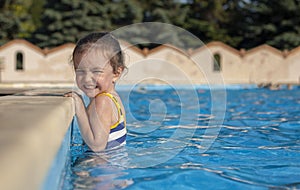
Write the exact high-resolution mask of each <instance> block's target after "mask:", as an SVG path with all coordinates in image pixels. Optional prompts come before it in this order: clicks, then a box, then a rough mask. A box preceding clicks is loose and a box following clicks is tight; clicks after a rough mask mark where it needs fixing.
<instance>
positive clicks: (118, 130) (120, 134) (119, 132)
mask: <svg viewBox="0 0 300 190" xmlns="http://www.w3.org/2000/svg"><path fill="white" fill-rule="evenodd" d="M100 95H105V96H107V97H109V98H110V99H111V100H112V101H113V102H114V104H115V105H116V107H117V109H118V121H117V122H116V123H115V124H113V125H112V126H111V127H110V132H109V137H108V141H107V145H106V149H109V148H113V147H117V146H119V145H124V144H126V133H127V131H126V121H125V117H124V115H123V112H122V109H121V106H120V104H119V103H118V101H117V99H116V98H115V97H114V96H113V95H112V94H110V93H107V92H103V93H100V94H98V95H97V96H100Z"/></svg>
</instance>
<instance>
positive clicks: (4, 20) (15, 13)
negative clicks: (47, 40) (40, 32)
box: [0, 0, 36, 44]
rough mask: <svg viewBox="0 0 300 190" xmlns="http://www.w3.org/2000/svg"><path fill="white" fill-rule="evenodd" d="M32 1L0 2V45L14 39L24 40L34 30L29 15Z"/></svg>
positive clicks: (8, 0)
mask: <svg viewBox="0 0 300 190" xmlns="http://www.w3.org/2000/svg"><path fill="white" fill-rule="evenodd" d="M32 3H33V1H30V0H28V1H21V0H4V1H1V2H0V44H3V43H6V42H7V41H9V40H13V39H15V38H26V37H29V36H30V35H31V33H32V32H33V31H34V30H35V29H36V27H35V24H34V22H33V21H32V15H31V14H29V12H30V11H29V10H30V7H31V5H32Z"/></svg>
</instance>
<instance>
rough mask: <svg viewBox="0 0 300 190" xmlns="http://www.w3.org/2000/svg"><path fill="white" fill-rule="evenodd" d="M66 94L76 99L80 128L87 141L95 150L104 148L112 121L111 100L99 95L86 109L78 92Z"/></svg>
mask: <svg viewBox="0 0 300 190" xmlns="http://www.w3.org/2000/svg"><path fill="white" fill-rule="evenodd" d="M66 96H71V97H73V99H74V103H75V112H76V117H77V120H78V124H79V130H80V133H81V135H82V138H83V140H84V141H85V143H86V144H87V145H88V146H89V147H90V148H91V149H92V150H93V151H95V152H97V151H100V150H104V149H105V147H106V144H107V141H108V136H109V132H110V126H111V123H112V122H111V121H112V106H111V102H110V101H111V100H109V99H108V98H105V97H104V96H98V97H96V98H94V99H93V100H92V101H91V102H90V105H89V106H88V108H87V109H86V108H85V106H84V103H83V100H82V98H81V97H80V96H79V95H78V94H76V93H68V94H66Z"/></svg>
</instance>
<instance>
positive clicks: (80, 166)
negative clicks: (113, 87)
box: [62, 88, 300, 189]
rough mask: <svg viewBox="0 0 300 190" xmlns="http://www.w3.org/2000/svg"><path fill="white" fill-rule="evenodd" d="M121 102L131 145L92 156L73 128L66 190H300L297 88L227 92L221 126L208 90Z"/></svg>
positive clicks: (147, 94) (142, 93) (141, 92)
mask: <svg viewBox="0 0 300 190" xmlns="http://www.w3.org/2000/svg"><path fill="white" fill-rule="evenodd" d="M193 94H196V98H195V96H194V95H193ZM120 96H121V98H122V99H123V101H124V102H123V103H124V105H125V109H126V111H127V113H126V114H127V129H128V136H127V145H126V146H125V147H121V148H118V149H113V150H107V151H103V152H101V153H98V154H94V153H91V152H86V150H87V148H86V147H85V146H84V145H82V139H81V137H80V134H79V131H78V128H77V127H76V126H74V127H73V132H72V146H71V154H70V159H69V163H68V164H67V167H66V175H65V177H64V179H63V186H62V189H300V90H299V89H293V90H277V91H271V90H268V89H243V90H237V89H233V90H226V112H225V113H224V118H223V119H222V121H221V122H222V125H215V126H214V125H210V124H209V122H210V121H211V120H213V119H214V118H216V117H215V116H214V114H215V112H213V111H212V109H211V108H212V105H213V103H214V102H212V99H213V98H212V95H211V91H210V90H208V89H196V90H195V89H193V90H192V89H190V90H188V89H185V90H184V89H182V90H178V89H174V88H170V89H165V90H156V89H139V88H135V89H132V90H130V91H126V90H124V91H121V92H120ZM195 100H196V102H197V105H195ZM218 119H220V118H218ZM208 130H212V131H213V132H212V131H210V133H207V131H208ZM207 142H210V143H207Z"/></svg>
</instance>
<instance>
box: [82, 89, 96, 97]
mask: <svg viewBox="0 0 300 190" xmlns="http://www.w3.org/2000/svg"><path fill="white" fill-rule="evenodd" d="M84 93H85V95H86V96H87V97H89V98H94V97H95V96H96V95H97V94H98V91H97V90H85V91H84Z"/></svg>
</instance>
